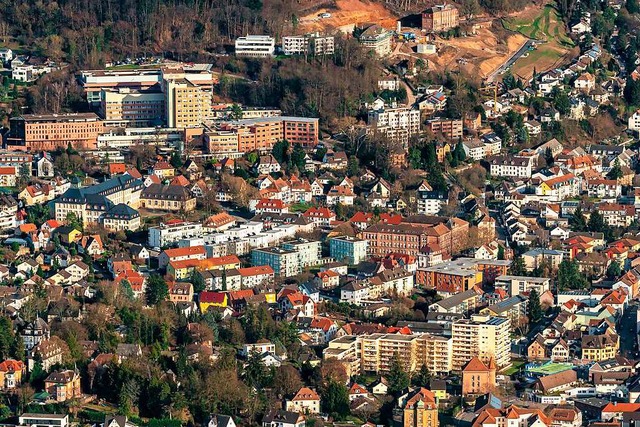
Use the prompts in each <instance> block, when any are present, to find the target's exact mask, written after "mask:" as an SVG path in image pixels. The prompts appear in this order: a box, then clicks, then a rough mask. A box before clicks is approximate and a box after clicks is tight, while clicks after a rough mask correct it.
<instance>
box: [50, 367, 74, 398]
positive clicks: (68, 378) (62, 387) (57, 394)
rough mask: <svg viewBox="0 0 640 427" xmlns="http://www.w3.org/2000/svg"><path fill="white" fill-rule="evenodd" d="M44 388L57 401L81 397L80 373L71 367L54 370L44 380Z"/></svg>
mask: <svg viewBox="0 0 640 427" xmlns="http://www.w3.org/2000/svg"><path fill="white" fill-rule="evenodd" d="M44 389H45V390H46V392H47V393H49V395H51V397H52V398H53V399H54V400H55V401H57V402H65V401H67V400H69V399H73V398H76V397H80V395H81V393H80V374H78V372H76V371H73V370H71V369H68V370H66V371H54V372H52V373H51V374H50V375H49V376H48V377H47V379H46V380H44Z"/></svg>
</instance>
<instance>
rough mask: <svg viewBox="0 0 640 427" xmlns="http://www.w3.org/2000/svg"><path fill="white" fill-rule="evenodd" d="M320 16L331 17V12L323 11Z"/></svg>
mask: <svg viewBox="0 0 640 427" xmlns="http://www.w3.org/2000/svg"><path fill="white" fill-rule="evenodd" d="M320 18H331V14H330V13H329V12H325V13H321V14H320Z"/></svg>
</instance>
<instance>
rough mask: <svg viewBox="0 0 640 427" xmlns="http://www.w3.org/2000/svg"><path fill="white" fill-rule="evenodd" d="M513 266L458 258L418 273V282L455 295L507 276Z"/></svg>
mask: <svg viewBox="0 0 640 427" xmlns="http://www.w3.org/2000/svg"><path fill="white" fill-rule="evenodd" d="M509 265H511V261H507V260H491V259H475V258H458V259H455V260H452V261H447V262H442V263H439V264H436V265H433V266H431V267H427V268H421V269H419V270H418V271H417V275H416V279H417V282H418V283H419V284H421V285H423V286H426V287H428V288H431V289H435V290H437V291H438V292H439V293H441V294H445V295H453V294H457V293H459V292H463V291H466V290H469V289H471V287H473V286H475V285H478V286H481V285H482V284H483V283H485V282H491V283H493V281H494V280H495V278H496V277H498V276H502V275H505V274H506V273H507V270H508V268H509Z"/></svg>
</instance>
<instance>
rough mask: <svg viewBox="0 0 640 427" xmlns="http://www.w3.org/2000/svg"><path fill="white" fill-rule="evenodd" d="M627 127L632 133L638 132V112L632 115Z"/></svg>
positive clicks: (639, 114)
mask: <svg viewBox="0 0 640 427" xmlns="http://www.w3.org/2000/svg"><path fill="white" fill-rule="evenodd" d="M627 127H628V128H629V130H632V131H636V132H638V131H640V110H637V111H636V112H635V113H633V114H632V115H631V116H630V117H629V120H628V121H627Z"/></svg>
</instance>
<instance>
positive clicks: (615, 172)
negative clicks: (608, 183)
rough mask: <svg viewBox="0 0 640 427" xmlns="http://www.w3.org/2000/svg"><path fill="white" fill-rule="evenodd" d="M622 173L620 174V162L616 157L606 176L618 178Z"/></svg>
mask: <svg viewBox="0 0 640 427" xmlns="http://www.w3.org/2000/svg"><path fill="white" fill-rule="evenodd" d="M622 175H623V174H622V168H621V167H620V162H618V159H616V161H615V162H614V164H613V166H612V167H611V170H609V173H608V174H607V178H609V179H620V178H622Z"/></svg>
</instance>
